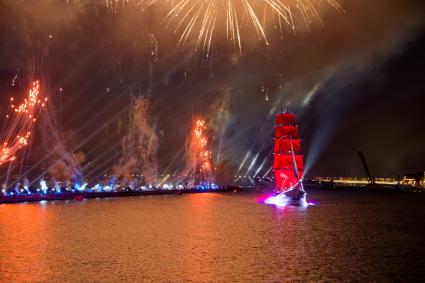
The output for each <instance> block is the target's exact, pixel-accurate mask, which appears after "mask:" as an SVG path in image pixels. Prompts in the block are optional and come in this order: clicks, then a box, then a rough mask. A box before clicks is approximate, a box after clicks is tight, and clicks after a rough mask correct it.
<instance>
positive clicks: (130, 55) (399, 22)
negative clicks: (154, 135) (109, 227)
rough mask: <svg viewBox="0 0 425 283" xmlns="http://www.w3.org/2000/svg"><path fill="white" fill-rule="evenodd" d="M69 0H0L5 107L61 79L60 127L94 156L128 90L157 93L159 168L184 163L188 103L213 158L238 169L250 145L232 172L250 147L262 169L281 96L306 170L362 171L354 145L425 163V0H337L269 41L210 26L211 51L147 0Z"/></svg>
mask: <svg viewBox="0 0 425 283" xmlns="http://www.w3.org/2000/svg"><path fill="white" fill-rule="evenodd" d="M67 2H68V1H65V0H37V1H36V0H25V1H14V0H1V1H0V42H1V44H0V62H1V64H0V95H1V99H2V100H1V102H2V104H1V111H4V105H5V99H7V97H9V96H10V95H11V94H16V93H19V92H20V91H22V90H23V89H24V88H25V86H26V84H27V82H28V78H29V77H31V76H35V77H39V78H40V79H41V80H42V81H45V82H48V83H49V84H50V86H51V90H50V91H51V92H52V93H55V92H56V93H57V91H58V89H59V88H63V98H62V106H61V107H62V108H63V123H64V127H65V129H66V130H72V131H73V132H74V133H75V136H76V137H77V138H76V140H77V143H76V144H77V145H78V146H79V148H80V149H81V150H83V151H84V152H85V153H86V154H87V160H89V161H91V162H93V164H97V165H98V166H100V167H101V168H102V170H103V169H104V168H107V167H109V166H111V165H113V164H114V162H116V160H117V158H118V157H119V155H120V142H119V141H120V137H121V135H122V133H123V132H125V117H126V113H127V110H128V106H129V101H130V95H131V94H135V95H150V97H151V99H152V102H153V109H152V117H151V120H152V121H151V122H152V124H154V125H155V126H156V128H157V129H158V133H161V135H160V137H161V143H160V145H159V147H160V149H159V157H160V168H161V169H162V171H167V172H172V171H174V170H177V169H178V168H180V166H181V163H182V159H183V155H182V154H181V153H182V151H181V149H182V148H183V146H184V142H185V137H186V134H187V131H188V125H189V121H190V117H191V114H192V113H193V114H196V115H204V116H205V117H206V118H208V119H209V122H210V129H211V130H210V132H211V133H210V135H211V143H210V144H211V146H212V148H213V153H214V156H215V158H214V159H219V160H220V162H223V161H225V160H229V161H230V163H231V164H233V167H234V168H235V170H237V169H238V168H239V165H240V164H241V162H242V160H243V159H244V157H245V156H246V154H247V153H248V152H251V153H250V155H249V157H248V158H247V161H246V163H245V165H244V167H243V168H241V170H240V171H239V172H241V173H246V172H248V169H249V165H250V164H251V163H252V161H253V159H254V158H255V157H256V156H257V154H258V157H257V160H256V162H255V163H252V164H253V166H252V168H251V170H250V171H249V173H251V174H252V173H254V171H255V170H256V169H257V168H258V167H259V166H260V164H261V163H262V162H263V161H264V160H266V161H265V165H264V169H263V170H262V172H265V171H266V170H267V169H268V168H269V167H270V166H271V154H270V150H271V146H272V142H273V141H272V132H273V120H274V117H273V116H274V114H276V112H277V111H279V109H280V107H281V106H283V107H284V108H285V107H286V106H287V105H289V107H290V109H291V110H292V111H294V112H295V113H296V114H298V121H299V126H300V129H301V134H302V137H303V152H304V154H305V163H306V168H307V175H308V176H317V175H328V176H329V175H330V176H337V175H338V176H341V175H342V176H355V175H363V170H362V167H361V165H360V162H359V160H358V157H357V155H356V151H357V150H358V149H362V150H363V151H364V152H365V154H366V156H367V158H368V161H369V163H370V167H371V170H372V173H373V174H374V175H376V176H397V175H403V174H405V173H407V172H416V171H423V170H424V169H425V147H424V144H425V131H424V127H423V122H424V121H425V114H424V110H425V109H424V108H425V96H424V95H425V84H424V82H423V74H424V67H425V64H424V63H425V60H424V59H425V58H424V50H425V25H424V20H423V19H424V18H425V17H424V16H425V3H424V2H423V1H420V0H418V1H414V0H375V1H370V0H351V1H350V0H345V1H340V2H341V5H342V7H343V9H344V11H336V10H334V9H323V10H322V11H320V12H321V15H322V22H323V24H322V25H320V24H313V25H312V26H311V27H310V30H309V31H307V30H306V29H305V28H302V27H301V28H299V29H298V30H297V33H296V34H293V33H285V34H283V36H281V34H280V33H277V32H275V31H273V30H271V31H270V30H268V31H267V33H268V34H269V39H270V43H271V44H270V46H266V45H265V44H264V42H262V41H259V40H258V37H257V36H255V34H254V33H253V32H252V31H250V30H249V29H248V28H245V29H244V30H242V32H243V50H242V55H240V54H239V53H238V51H237V50H235V49H233V48H232V46H231V44H229V43H228V42H226V41H225V40H224V39H223V36H222V35H220V33H219V32H218V33H217V35H216V37H215V39H214V41H213V44H212V51H211V53H210V55H209V57H208V58H207V57H206V56H205V53H202V52H194V51H193V45H192V44H191V43H190V42H189V43H188V44H187V45H185V46H183V47H181V46H180V47H178V46H177V43H178V37H177V35H176V34H174V33H173V31H172V30H171V29H170V28H168V29H167V28H164V24H163V21H161V16H160V15H161V13H160V11H157V10H155V9H151V10H148V11H143V12H142V11H140V9H139V8H138V7H137V6H135V5H131V4H129V5H128V6H126V7H124V8H121V9H119V10H118V11H117V12H112V11H110V10H108V9H106V8H105V6H104V4H103V3H104V1H69V2H68V3H67ZM152 51H155V52H154V53H155V54H154V55H152ZM15 74H18V83H17V84H16V85H15V86H11V82H12V79H13V78H14V76H15ZM266 95H267V96H268V97H269V100H268V101H267V100H266V99H265V96H266ZM35 146H37V145H35ZM179 154H180V155H179ZM175 157H176V162H174V163H171V161H172V160H173V159H174V158H175ZM170 163H171V164H170ZM101 165H102V166H101Z"/></svg>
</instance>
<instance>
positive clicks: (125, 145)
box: [113, 96, 158, 186]
mask: <svg viewBox="0 0 425 283" xmlns="http://www.w3.org/2000/svg"><path fill="white" fill-rule="evenodd" d="M150 109H151V104H150V101H149V98H148V97H146V96H133V97H132V102H131V107H130V111H129V117H128V118H129V123H128V132H127V134H126V135H125V136H124V137H123V139H122V140H121V147H122V151H123V152H122V153H123V154H122V157H121V159H120V161H119V163H118V164H117V165H115V166H114V168H113V174H114V175H116V176H119V177H121V178H122V183H123V185H125V186H128V185H129V184H130V182H132V181H134V180H132V178H133V175H134V174H135V173H136V174H137V175H139V176H143V179H144V183H145V184H146V185H155V184H157V181H158V136H157V134H156V132H155V129H154V128H153V127H152V126H151V125H150V124H149V119H148V118H149V114H150Z"/></svg>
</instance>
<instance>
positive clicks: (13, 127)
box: [0, 80, 47, 165]
mask: <svg viewBox="0 0 425 283" xmlns="http://www.w3.org/2000/svg"><path fill="white" fill-rule="evenodd" d="M14 101H15V99H14V98H13V97H12V98H11V99H10V107H9V111H8V113H7V114H6V121H5V123H4V129H3V130H2V131H1V136H0V140H1V143H0V144H1V145H0V165H3V164H5V163H8V162H13V161H15V160H16V154H17V153H18V151H19V150H21V149H22V148H24V147H26V146H28V144H29V139H30V136H31V133H32V130H33V128H34V125H35V122H36V121H37V117H38V115H39V113H40V111H41V109H42V108H43V107H44V105H45V102H46V101H47V98H44V99H42V98H40V82H39V81H38V80H37V81H34V82H33V83H32V85H31V88H30V89H29V91H28V96H27V97H26V98H25V99H24V101H23V102H22V103H21V104H20V105H17V106H15V105H14V104H13V103H14Z"/></svg>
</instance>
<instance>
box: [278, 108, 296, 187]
mask: <svg viewBox="0 0 425 283" xmlns="http://www.w3.org/2000/svg"><path fill="white" fill-rule="evenodd" d="M295 118H296V117H295V114H293V113H289V112H286V113H279V114H278V115H277V117H276V126H275V136H274V151H273V152H274V164H273V171H274V175H275V179H276V189H277V190H279V191H287V190H289V189H291V188H292V187H293V186H295V185H296V184H297V183H298V182H299V180H300V179H301V178H302V176H303V171H304V163H303V156H302V155H301V140H300V138H299V133H298V127H297V125H296V122H295Z"/></svg>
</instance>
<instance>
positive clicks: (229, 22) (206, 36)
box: [119, 0, 341, 54]
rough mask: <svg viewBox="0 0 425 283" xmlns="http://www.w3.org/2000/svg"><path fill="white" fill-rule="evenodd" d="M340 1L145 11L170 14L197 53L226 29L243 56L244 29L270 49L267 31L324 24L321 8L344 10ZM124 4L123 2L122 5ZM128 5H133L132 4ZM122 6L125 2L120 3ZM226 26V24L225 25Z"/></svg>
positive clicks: (261, 1)
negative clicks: (251, 30)
mask: <svg viewBox="0 0 425 283" xmlns="http://www.w3.org/2000/svg"><path fill="white" fill-rule="evenodd" d="M338 1H339V0H142V1H138V2H139V4H140V5H141V6H142V7H148V6H155V5H157V6H160V7H161V9H164V10H165V11H166V13H167V14H166V16H165V19H166V22H167V26H173V27H174V31H175V32H176V33H177V34H179V35H180V39H179V44H181V45H183V44H185V43H187V42H188V41H190V40H191V37H192V36H194V37H195V41H196V47H195V49H196V50H198V49H203V50H204V51H205V52H206V53H207V54H209V51H210V47H211V42H212V39H213V35H214V33H215V32H216V30H218V29H221V27H224V30H225V33H226V36H227V39H228V40H230V41H231V42H232V43H233V45H234V47H235V48H238V49H239V51H240V52H242V29H243V27H244V26H245V25H246V24H249V25H250V26H251V27H253V28H254V29H255V32H256V34H257V35H258V36H259V38H260V39H262V40H263V41H264V42H265V43H266V44H267V45H269V40H268V36H267V33H266V28H267V27H269V26H272V27H274V28H275V29H278V30H279V31H280V32H281V33H282V32H283V30H285V29H286V30H292V31H295V29H296V24H295V23H296V21H297V19H298V18H301V19H302V20H303V21H304V23H305V24H306V25H307V27H308V26H309V25H310V24H312V23H313V22H321V18H320V13H319V8H320V7H321V6H330V7H333V8H335V9H341V6H340V4H339V2H338ZM119 2H120V1H119ZM125 2H129V1H128V0H127V1H125ZM120 3H122V2H120ZM222 23H224V24H222Z"/></svg>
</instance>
